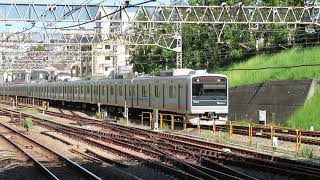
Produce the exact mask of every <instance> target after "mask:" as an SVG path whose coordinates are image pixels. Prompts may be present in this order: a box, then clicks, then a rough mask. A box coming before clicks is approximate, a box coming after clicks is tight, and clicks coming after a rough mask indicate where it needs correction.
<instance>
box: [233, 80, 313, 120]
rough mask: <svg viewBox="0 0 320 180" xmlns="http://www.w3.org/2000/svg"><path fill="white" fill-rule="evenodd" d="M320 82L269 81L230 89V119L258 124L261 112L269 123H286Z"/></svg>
mask: <svg viewBox="0 0 320 180" xmlns="http://www.w3.org/2000/svg"><path fill="white" fill-rule="evenodd" d="M317 84H318V81H317V80H292V81H269V82H266V83H261V84H253V85H245V86H239V87H235V88H230V91H229V93H230V94H229V95H230V103H229V117H228V118H229V119H230V120H240V119H242V120H243V119H251V120H256V121H258V110H266V111H267V121H276V122H285V121H286V120H287V119H288V118H289V117H290V116H291V115H292V113H293V112H294V111H295V110H296V109H297V108H299V107H300V106H303V105H304V103H305V101H306V99H307V98H310V97H311V96H312V94H313V92H314V89H315V87H316V85H317Z"/></svg>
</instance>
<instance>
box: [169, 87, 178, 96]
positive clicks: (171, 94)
mask: <svg viewBox="0 0 320 180" xmlns="http://www.w3.org/2000/svg"><path fill="white" fill-rule="evenodd" d="M176 90H177V89H176V87H175V86H174V85H170V86H169V97H170V98H176Z"/></svg>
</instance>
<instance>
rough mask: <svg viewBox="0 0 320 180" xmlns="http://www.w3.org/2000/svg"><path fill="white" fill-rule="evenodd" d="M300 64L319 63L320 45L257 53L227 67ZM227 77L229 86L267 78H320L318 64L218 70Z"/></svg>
mask: <svg viewBox="0 0 320 180" xmlns="http://www.w3.org/2000/svg"><path fill="white" fill-rule="evenodd" d="M301 64H320V47H314V48H307V49H291V50H288V51H285V52H282V53H277V54H273V55H259V56H256V57H253V58H251V59H249V60H248V61H245V62H242V63H239V64H234V65H233V66H231V67H230V68H229V69H244V68H245V69H247V68H249V69H252V68H264V67H284V66H285V67H286V66H296V65H301ZM218 73H222V74H226V75H227V76H228V77H229V80H230V85H231V86H239V85H244V84H253V83H260V82H265V81H269V80H286V79H312V78H320V66H308V67H299V68H289V69H286V68H284V69H272V68H270V69H266V70H254V71H252V70H250V71H219V72H218Z"/></svg>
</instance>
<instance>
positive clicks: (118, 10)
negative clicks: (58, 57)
mask: <svg viewBox="0 0 320 180" xmlns="http://www.w3.org/2000/svg"><path fill="white" fill-rule="evenodd" d="M155 1H156V0H148V1H144V2H141V3H136V4H133V5H128V6H122V7H120V8H119V9H117V10H116V11H114V12H111V13H109V14H106V15H104V16H101V17H97V18H95V19H92V20H89V21H86V22H83V23H79V24H75V25H70V26H64V27H55V28H48V29H68V28H72V27H77V26H81V25H85V24H89V23H92V22H95V21H97V20H101V19H102V18H105V17H108V16H111V15H113V14H116V13H118V12H120V11H122V10H124V9H126V8H129V7H135V6H139V5H142V4H146V3H149V2H155Z"/></svg>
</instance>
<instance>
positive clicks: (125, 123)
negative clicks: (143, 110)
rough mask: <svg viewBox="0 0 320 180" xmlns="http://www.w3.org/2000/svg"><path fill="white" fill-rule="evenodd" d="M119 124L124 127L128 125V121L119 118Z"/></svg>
mask: <svg viewBox="0 0 320 180" xmlns="http://www.w3.org/2000/svg"><path fill="white" fill-rule="evenodd" d="M117 123H118V124H122V125H127V120H126V119H124V118H117Z"/></svg>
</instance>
